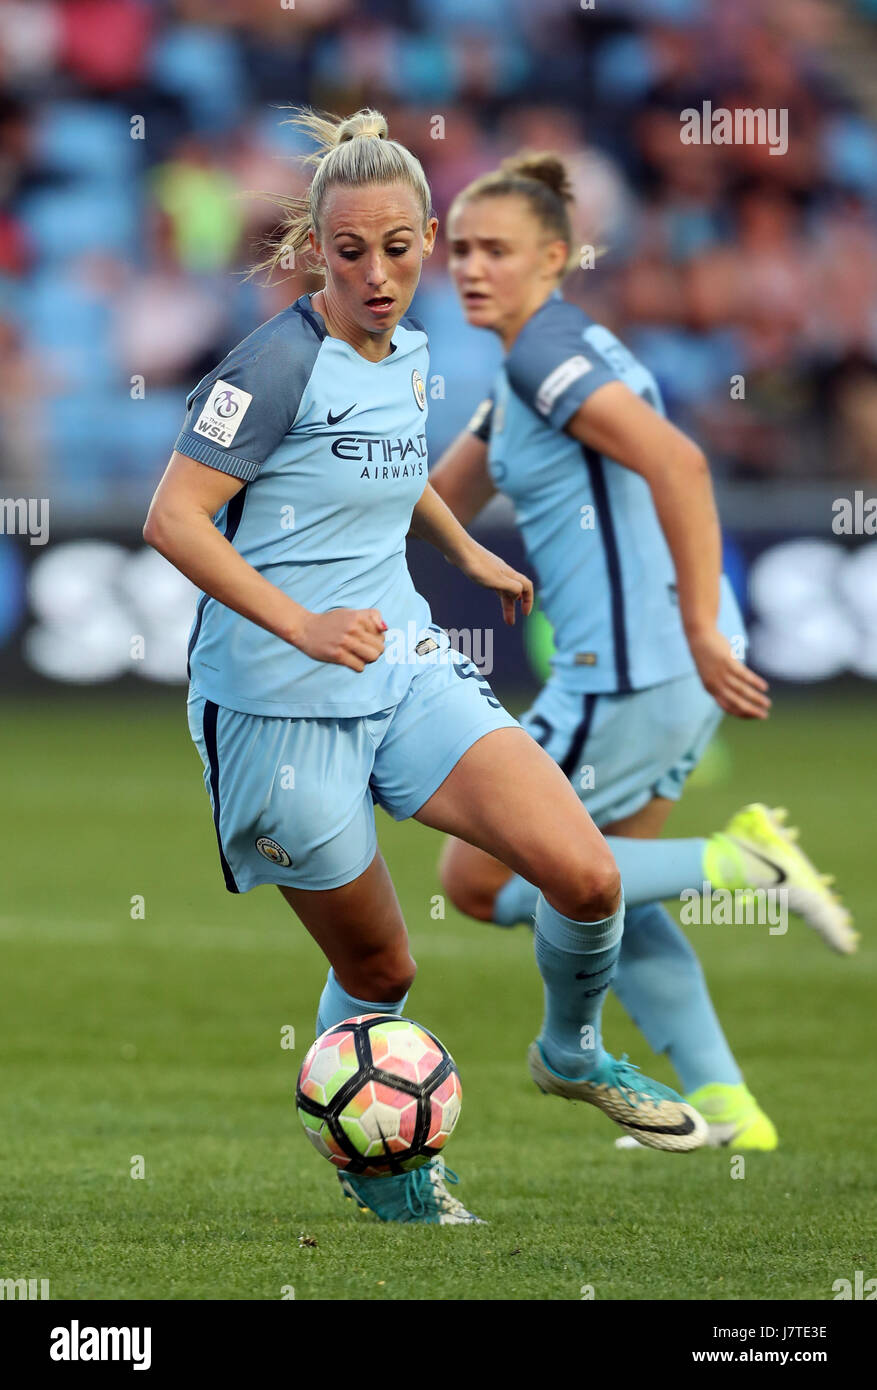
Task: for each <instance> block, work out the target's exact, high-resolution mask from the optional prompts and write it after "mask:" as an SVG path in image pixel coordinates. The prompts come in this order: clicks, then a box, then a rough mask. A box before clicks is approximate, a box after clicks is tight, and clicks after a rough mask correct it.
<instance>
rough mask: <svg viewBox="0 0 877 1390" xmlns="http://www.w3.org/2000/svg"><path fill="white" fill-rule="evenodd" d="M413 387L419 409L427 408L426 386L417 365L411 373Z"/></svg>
mask: <svg viewBox="0 0 877 1390" xmlns="http://www.w3.org/2000/svg"><path fill="white" fill-rule="evenodd" d="M411 387H412V390H413V391H414V399H415V400H416V402H417V409H418V410H425V409H426V387H425V385H424V384H423V377H422V376H421V375H420V372H419V371H418V370H417V368H416V367H415V368H414V371H413V372H412V373H411Z"/></svg>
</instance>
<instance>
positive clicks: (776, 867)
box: [730, 837, 788, 888]
mask: <svg viewBox="0 0 877 1390" xmlns="http://www.w3.org/2000/svg"><path fill="white" fill-rule="evenodd" d="M730 838H733V837H730ZM737 844H738V845H740V847H741V848H742V849H745V851H746V853H747V854H752V855H754V856H755V858H756V859H760V860H761V862H762V864H766V865H767V867H768V868H769V869H773V871H774V873H775V874H776V875H777V878H776V880H775V882H774V887H777V888H778V887H779V885H780V884H781V883H785V881H786V879H787V878H788V874H787V873H786V871H785V869H784V868H783V867H782V866H781V865H780V864H775V863H774V862H773V860H772V859H768V858H767V857H766V856H765V855H763V854H759V852H758V850H757V849H753V848H752V846H751V845H750V844H747V843H746V842H745V841H744V840H738V841H737Z"/></svg>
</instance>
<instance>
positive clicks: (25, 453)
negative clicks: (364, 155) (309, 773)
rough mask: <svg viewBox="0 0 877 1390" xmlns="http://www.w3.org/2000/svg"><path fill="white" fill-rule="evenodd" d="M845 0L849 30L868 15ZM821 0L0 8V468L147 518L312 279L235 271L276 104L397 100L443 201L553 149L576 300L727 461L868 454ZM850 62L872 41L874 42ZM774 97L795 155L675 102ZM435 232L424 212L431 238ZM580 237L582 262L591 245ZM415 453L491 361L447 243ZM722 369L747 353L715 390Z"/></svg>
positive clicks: (826, 17)
mask: <svg viewBox="0 0 877 1390" xmlns="http://www.w3.org/2000/svg"><path fill="white" fill-rule="evenodd" d="M875 9H877V6H875V3H874V0H860V4H859V7H858V15H859V25H860V31H861V32H864V33H866V34H867V33H869V32H870V31H869V29H868V25H869V24H870V22H871V21H872V20H873V18H875V17H877V14H875ZM848 14H849V9H848V8H847V7H844V6H841V5H837V4H834V3H832V0H772V2H771V3H765V0H734V4H732V5H731V4H723V3H721V0H594V3H593V5H592V6H591V5H590V4H589V0H295V3H287V2H286V0H153V2H152V3H149V0H0V90H2V96H0V189H2V195H3V196H2V204H0V206H2V211H0V492H2V494H3V495H6V496H10V495H13V496H14V495H31V496H33V495H47V496H50V497H51V498H52V499H53V500H54V502H55V504H56V506H57V507H59V508H60V510H61V514H62V516H64V517H66V518H69V519H70V520H71V521H74V520H80V521H81V520H82V519H83V518H84V517H86V516H87V517H89V518H91V519H94V520H100V521H107V520H109V521H113V520H119V521H120V522H124V521H127V522H130V521H131V520H132V519H134V518H135V517H137V516H139V515H142V513H143V511H144V509H145V506H146V503H147V502H148V498H149V496H150V495H151V491H152V488H153V486H154V484H155V481H156V479H157V477H158V476H159V474H160V472H161V470H162V469H163V467H164V464H165V462H166V460H167V457H168V455H169V453H170V450H171V448H172V446H173V442H174V439H175V437H176V434H177V432H178V429H179V426H180V422H181V419H182V415H183V409H184V397H185V394H186V392H187V391H188V390H189V389H190V388H191V387H192V386H193V385H194V384H195V383H196V382H197V381H198V379H199V378H200V376H202V375H203V374H204V373H205V372H206V371H207V370H209V369H210V368H211V367H212V366H213V365H215V363H216V362H218V361H219V359H220V358H221V357H222V356H223V355H224V354H225V353H226V352H227V351H228V349H229V348H230V347H231V346H233V345H234V344H235V343H236V342H238V341H239V340H240V339H241V338H242V337H244V336H245V335H246V334H247V333H249V332H250V331H251V330H252V329H253V328H254V327H255V326H256V325H257V324H258V323H260V322H262V321H263V320H264V319H266V318H268V317H270V316H271V315H272V314H274V313H277V312H279V311H280V310H281V309H282V308H284V307H285V305H287V304H288V303H290V302H291V301H292V300H293V299H295V298H296V297H297V296H298V295H299V294H301V293H302V292H303V291H304V290H306V289H314V288H317V286H318V283H319V282H318V281H316V280H315V279H314V278H313V277H312V276H309V274H308V272H307V269H306V268H305V267H301V266H299V267H296V268H295V269H293V270H292V271H291V272H290V273H289V274H288V276H287V277H286V278H284V279H281V280H279V281H278V282H277V283H275V284H273V285H271V286H264V285H263V284H261V283H260V282H258V281H253V280H246V279H245V278H244V273H245V272H246V270H247V269H248V267H249V266H250V265H251V264H252V262H253V261H254V260H256V259H258V258H259V256H260V254H261V251H262V246H263V242H264V240H265V239H266V238H268V237H270V236H271V234H272V231H274V230H275V228H276V225H277V220H278V215H277V210H276V207H275V206H274V204H273V203H272V202H271V201H270V199H269V198H266V197H264V196H258V195H259V194H286V195H289V194H292V193H299V192H301V191H302V190H303V189H304V187H305V186H306V178H307V174H306V172H304V171H303V170H302V169H301V167H300V166H299V165H298V164H297V162H296V159H295V156H296V155H298V154H300V153H302V152H304V150H305V148H306V147H305V145H304V144H303V142H302V139H301V137H300V136H298V135H296V134H295V133H294V132H293V131H291V129H290V127H288V126H283V125H281V121H282V119H283V115H284V112H283V111H282V109H281V108H282V107H283V106H284V105H288V104H291V103H308V104H311V105H314V106H317V107H320V108H323V109H328V110H333V111H337V112H341V113H346V112H349V111H352V110H355V109H356V108H358V107H359V106H361V105H372V106H377V107H378V108H380V109H381V110H383V111H384V113H385V114H386V115H387V117H388V120H389V123H390V133H391V135H392V136H393V137H395V138H397V139H399V140H401V141H402V142H403V143H405V144H406V145H408V146H409V148H411V149H412V150H413V151H414V152H415V153H416V154H417V155H418V156H419V157H420V158H421V160H422V161H423V164H424V167H425V169H426V172H427V176H428V178H429V179H430V183H431V186H432V189H433V197H434V202H435V207H436V211H437V213H438V215H439V217H440V218H442V217H443V216H444V215H445V213H446V211H447V208H448V206H449V204H450V201H451V200H452V198H453V196H454V194H455V192H456V191H457V190H458V189H459V188H461V187H462V186H463V185H464V184H465V183H467V182H468V181H469V180H470V179H471V178H473V177H475V176H476V175H477V174H479V173H481V172H483V171H485V170H487V169H490V168H492V167H494V166H495V165H496V163H497V162H498V160H499V159H501V158H502V157H503V156H504V155H506V154H508V153H511V152H512V151H515V150H517V149H519V148H521V147H528V148H534V149H546V148H550V149H555V150H559V151H560V152H562V153H563V154H564V155H565V157H566V159H567V160H568V162H569V166H570V169H571V171H572V174H573V179H574V184H575V187H576V191H577V218H578V233H579V235H580V237H581V244H582V246H583V247H586V246H594V247H597V248H603V250H602V254H600V255H599V256H598V258H597V260H596V264H595V265H594V267H593V268H585V269H582V270H579V271H576V272H575V273H574V274H573V275H572V276H571V277H570V279H569V280H568V282H567V284H566V286H565V293H566V294H567V296H568V297H569V298H572V299H574V300H576V301H577V302H579V303H581V305H582V306H583V307H584V308H585V309H586V310H587V311H588V312H589V313H591V314H592V315H593V316H594V317H595V318H598V319H600V320H602V321H603V322H606V323H608V324H609V325H610V326H611V327H612V328H613V329H614V330H615V331H616V332H618V333H619V334H620V336H621V337H622V338H623V339H624V340H625V341H627V342H628V343H629V344H630V346H631V347H632V348H633V349H634V350H635V351H636V352H637V353H639V354H640V355H641V356H642V357H643V359H644V360H645V361H646V362H647V363H648V365H649V366H650V367H651V368H652V370H653V371H654V372H655V374H656V375H657V377H658V379H659V381H660V384H661V386H662V388H663V390H664V392H665V396H666V400H667V404H668V409H669V411H670V413H671V415H672V416H673V418H674V419H675V420H676V421H677V422H678V423H680V424H681V425H682V426H683V427H684V428H687V429H689V430H690V431H691V432H692V433H693V434H694V435H695V436H696V437H697V438H698V440H699V441H700V442H701V443H702V444H703V445H704V447H705V448H706V449H707V451H708V453H709V455H710V458H711V460H712V462H713V464H714V467H715V469H716V472H717V473H718V474H719V476H720V477H721V478H723V479H725V480H727V481H730V482H733V481H734V480H736V479H745V480H752V479H755V478H764V477H770V478H773V479H779V480H788V481H789V482H790V483H793V482H794V481H795V480H796V479H799V478H802V479H813V478H823V479H829V478H832V477H837V478H840V479H844V480H848V479H850V478H853V479H855V478H866V477H870V478H874V477H877V216H875V214H877V128H875V124H874V121H873V120H872V119H871V116H870V114H869V113H868V112H867V111H865V110H864V109H862V108H861V107H860V105H859V104H857V101H856V99H855V98H854V96H853V94H852V86H853V84H851V83H848V82H847V81H845V80H844V78H843V76H838V75H837V68H836V66H832V68H831V70H829V68H828V67H827V66H826V64H825V59H824V55H825V54H826V53H827V52H829V51H830V50H832V48H833V46H834V45H835V43H836V42H837V40H838V38H839V36H841V30H842V28H843V26H844V25H845V24H847V23H848ZM864 56H865V57H866V58H868V57H869V56H871V57H872V55H868V54H865V55H864ZM705 101H710V102H711V103H712V106H713V108H717V107H722V108H727V109H729V110H732V111H733V110H735V109H738V108H740V107H751V108H759V107H762V108H782V109H785V110H787V111H788V139H789V145H788V152H787V153H786V154H784V155H781V156H777V155H771V154H770V152H769V148H768V146H766V145H758V144H738V145H733V144H732V145H718V144H700V145H686V144H683V143H682V141H681V139H680V113H681V112H682V111H683V110H685V109H687V108H695V109H698V110H699V109H700V108H701V107H702V104H703V103H704V102H705ZM440 237H441V233H440ZM585 259H587V256H586V257H585ZM415 312H417V313H419V315H420V317H421V318H423V320H424V321H425V323H426V325H427V327H428V329H429V331H430V337H431V347H432V372H433V374H434V380H433V382H432V383H431V390H430V395H431V401H430V447H431V451H432V454H433V457H437V455H438V452H439V451H440V450H441V448H442V447H443V446H444V444H445V443H447V442H448V440H449V439H450V438H451V437H452V436H453V434H454V433H455V432H456V430H457V429H459V428H461V427H462V425H463V424H464V423H465V422H466V420H467V419H468V417H469V415H470V413H471V411H472V409H473V408H474V407H475V405H476V404H477V402H478V400H479V399H480V397H481V395H482V394H483V391H484V389H485V388H486V386H487V384H488V383H489V380H490V378H491V375H492V373H493V370H494V368H495V365H496V363H497V361H498V356H499V354H498V347H497V344H496V343H495V341H494V340H493V339H492V338H491V337H490V335H485V334H482V333H479V332H476V331H475V330H472V329H469V328H467V327H466V325H465V324H464V323H463V321H462V317H461V314H460V311H459V309H458V307H457V305H456V301H455V298H454V294H453V291H452V289H451V286H450V283H449V280H448V276H447V270H446V259H445V252H444V242H443V241H442V240H440V247H439V251H438V254H437V255H436V256H435V257H434V258H433V259H432V260H431V261H430V262H428V263H427V265H426V267H425V272H424V277H423V282H422V285H421V288H420V290H419V291H418V296H417V300H416V303H415ZM732 377H742V386H741V384H740V382H739V381H738V383H737V385H736V387H732V382H731V379H732Z"/></svg>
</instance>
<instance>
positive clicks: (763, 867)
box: [704, 802, 859, 956]
mask: <svg viewBox="0 0 877 1390" xmlns="http://www.w3.org/2000/svg"><path fill="white" fill-rule="evenodd" d="M786 815H787V812H786V811H785V810H784V809H783V808H782V807H780V808H778V809H776V810H771V809H770V808H769V807H767V806H762V805H761V804H760V803H759V802H754V803H753V804H752V805H751V806H744V807H743V809H742V811H738V812H737V814H736V815H735V816H732V817H731V819H730V821H729V822H728V824H727V826H726V827H725V829H724V831H723V832H722V831H718V832H716V834H714V835H711V836H710V838H709V839H708V840H707V847H706V852H705V854H704V873H705V874H706V877H707V878H708V879H709V880H710V882H711V883H712V885H713V887H714V888H726V889H730V890H732V891H736V890H738V889H747V888H765V889H783V890H785V891H786V893H787V895H788V896H787V902H788V905H789V907H790V908H791V910H792V912H797V913H799V914H800V916H801V917H803V919H804V921H805V922H806V923H807V925H808V927H812V928H813V930H814V931H816V932H818V933H819V935H820V936H821V937H822V939H823V941H824V942H825V943H826V945H827V946H830V947H831V949H832V950H833V951H838V952H839V953H840V954H841V955H844V956H849V955H852V954H853V952H854V951H855V950H856V948H857V946H858V943H859V934H858V932H856V931H854V930H853V925H852V919H851V917H850V914H849V911H848V910H847V908H846V907H845V906H844V904H843V903H842V902H841V900H840V898H839V897H838V896H837V894H836V893H833V892H832V891H831V885H832V883H833V882H834V879H833V878H832V877H831V876H830V875H828V874H821V873H820V872H819V871H818V869H816V868H815V867H814V865H813V864H812V863H811V862H810V860H809V859H808V858H807V856H806V854H805V853H804V851H803V850H802V849H800V848H799V846H798V845H797V844H796V841H797V838H798V832H797V830H793V829H791V828H787V827H786V825H785V819H786Z"/></svg>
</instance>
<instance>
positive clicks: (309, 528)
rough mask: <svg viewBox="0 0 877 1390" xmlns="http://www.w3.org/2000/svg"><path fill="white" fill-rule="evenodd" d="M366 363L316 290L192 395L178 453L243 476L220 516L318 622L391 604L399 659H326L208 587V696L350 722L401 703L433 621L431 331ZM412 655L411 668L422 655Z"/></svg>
mask: <svg viewBox="0 0 877 1390" xmlns="http://www.w3.org/2000/svg"><path fill="white" fill-rule="evenodd" d="M391 341H392V344H393V351H392V352H391V353H390V355H389V356H388V357H386V358H384V359H383V360H382V361H381V362H368V361H366V359H365V358H364V357H362V356H360V354H359V353H358V352H356V351H355V349H354V348H352V347H351V346H350V345H349V344H348V343H346V342H343V341H342V340H341V339H340V338H333V337H330V336H329V335H328V334H327V331H326V326H325V323H324V322H323V319H322V318H321V317H320V315H319V314H317V313H316V312H315V311H314V310H313V309H312V308H311V305H310V297H309V296H308V295H303V296H302V297H301V298H300V299H299V300H297V301H296V303H295V304H293V305H291V306H290V307H289V308H288V309H285V310H284V311H283V312H282V313H280V314H278V315H277V316H276V317H275V318H273V319H270V320H269V321H268V322H267V323H264V324H262V326H261V327H260V328H257V329H256V331H255V332H254V333H251V334H250V336H249V337H248V338H245V339H244V341H243V342H242V343H240V344H238V346H237V347H236V348H234V349H233V350H232V351H231V352H230V353H229V354H228V356H227V357H225V358H224V359H223V361H222V362H220V364H219V366H217V367H215V368H214V369H213V370H212V371H211V372H209V373H208V374H207V376H205V377H204V378H203V379H202V380H201V381H200V382H199V383H198V385H197V386H196V387H195V389H194V391H192V392H191V394H190V395H189V396H188V398H187V401H186V407H187V411H186V418H185V422H184V424H183V428H182V431H181V433H180V435H179V437H178V439H177V441H176V446H175V447H176V448H177V449H178V450H179V452H180V453H182V454H186V455H188V456H189V457H190V458H193V459H197V460H198V461H199V462H200V463H204V464H207V465H209V467H211V468H218V469H220V470H221V471H223V472H225V473H230V474H232V475H233V476H234V477H236V478H240V479H242V480H243V482H244V484H245V486H244V487H243V488H242V489H241V491H240V492H238V493H237V494H236V495H235V496H234V497H233V498H232V499H231V501H230V502H229V503H228V504H227V505H226V506H224V507H223V508H222V509H221V510H220V511H219V512H218V513H217V515H216V517H215V518H214V523H215V525H216V526H217V527H218V528H219V529H220V530H221V531H222V532H223V534H224V535H225V536H226V538H227V539H228V540H229V541H230V542H231V544H232V545H233V546H234V547H235V549H236V550H237V551H239V552H240V554H241V555H242V556H243V557H244V559H245V560H247V561H249V563H250V564H251V565H253V567H254V568H255V569H257V570H258V571H259V572H260V573H261V574H263V575H264V576H265V578H266V579H269V580H270V581H271V582H272V583H273V584H276V585H277V586H278V588H280V589H282V590H284V592H285V593H287V594H289V596H290V598H293V599H295V601H296V602H297V603H300V604H302V605H303V606H304V607H305V608H307V609H309V610H310V611H311V612H314V613H324V612H327V611H328V610H329V609H331V608H377V609H379V610H380V613H381V615H382V617H383V619H384V621H385V622H386V624H387V626H388V629H389V632H388V633H387V634H385V636H387V637H388V638H389V637H390V635H391V634H399V636H398V637H396V639H395V640H394V641H390V642H388V647H387V650H388V652H389V654H390V659H389V660H388V659H387V652H385V654H384V655H383V656H381V657H379V659H378V660H377V661H375V662H372V663H371V664H370V665H368V666H366V668H365V670H364V671H362V672H357V671H352V670H350V669H349V668H347V667H343V666H338V665H336V664H330V663H327V662H320V661H314V660H313V659H312V658H311V657H309V656H306V655H305V654H304V653H303V652H301V651H299V650H298V649H297V648H295V647H292V646H290V645H289V644H288V643H286V642H283V641H282V640H281V639H280V638H279V637H275V636H274V635H273V634H272V633H270V632H267V631H266V630H265V629H264V628H261V627H259V626H258V625H257V624H256V623H253V622H250V621H249V619H247V618H242V617H240V616H239V614H237V613H235V612H234V611H233V610H232V609H230V608H227V607H225V605H224V604H221V603H219V602H217V601H216V600H215V599H212V598H209V597H208V596H207V595H204V594H202V596H201V598H200V600H199V602H198V607H197V611H196V616H195V621H194V623H193V626H192V631H191V634H190V642H189V663H190V675H191V679H192V681H193V683H194V685H195V686H196V687H197V689H198V691H199V692H200V694H201V695H203V696H204V697H205V698H206V699H208V700H212V701H213V702H214V703H215V704H217V705H223V706H225V707H227V708H229V709H235V710H241V711H243V712H244V713H250V714H261V715H278V716H285V717H290V716H302V717H305V716H313V717H319V716H334V717H336V718H347V717H351V716H356V715H363V714H371V713H374V712H376V711H377V710H381V709H387V708H389V707H390V706H391V705H394V704H397V703H398V701H399V700H401V699H402V697H403V695H404V694H405V691H406V689H407V687H408V683H409V681H410V679H411V676H412V675H413V673H414V671H415V669H416V665H417V661H416V657H414V656H413V655H412V654H411V649H412V648H413V645H414V644H415V643H416V641H417V640H418V637H419V636H421V635H422V632H423V629H424V628H426V627H427V626H428V625H429V623H430V621H431V617H430V611H429V605H428V604H427V602H426V600H425V599H424V598H422V597H421V595H420V594H418V593H417V592H416V590H415V588H414V584H413V582H412V580H411V576H410V574H409V572H408V565H407V561H406V553H405V537H406V534H407V532H408V529H409V526H410V523H411V513H412V510H413V508H414V506H415V504H416V503H417V501H418V500H419V498H420V496H421V494H422V492H423V489H424V487H425V486H426V483H427V451H426V433H425V427H426V415H427V404H426V389H425V382H426V379H427V373H428V351H427V338H426V333H425V331H424V330H423V328H422V327H421V325H420V324H419V323H418V322H417V321H416V320H414V319H412V318H403V319H402V321H401V323H400V324H399V325H398V326H397V328H396V330H395V332H394V333H393V336H392V340H391ZM409 656H411V659H408V657H409Z"/></svg>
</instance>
